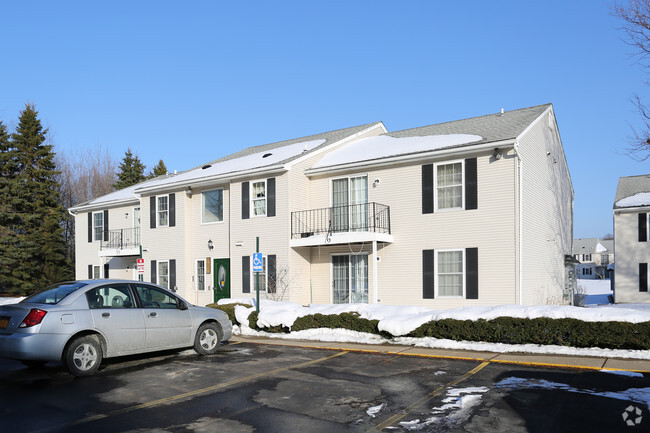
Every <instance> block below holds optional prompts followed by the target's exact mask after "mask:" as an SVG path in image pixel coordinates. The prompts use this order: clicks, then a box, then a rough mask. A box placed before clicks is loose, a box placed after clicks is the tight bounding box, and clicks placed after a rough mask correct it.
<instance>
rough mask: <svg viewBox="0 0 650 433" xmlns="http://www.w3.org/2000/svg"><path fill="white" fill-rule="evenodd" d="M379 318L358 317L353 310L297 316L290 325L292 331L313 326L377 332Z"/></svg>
mask: <svg viewBox="0 0 650 433" xmlns="http://www.w3.org/2000/svg"><path fill="white" fill-rule="evenodd" d="M378 324H379V320H368V319H362V318H361V317H359V313H357V312H355V311H353V312H350V313H341V314H327V315H325V314H310V315H307V316H303V317H299V318H297V319H296V320H295V322H293V325H292V326H291V330H292V331H303V330H305V329H315V328H332V329H336V328H343V329H349V330H351V331H359V332H368V333H370V334H379V328H378V326H377V325H378Z"/></svg>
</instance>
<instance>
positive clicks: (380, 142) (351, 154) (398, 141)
mask: <svg viewBox="0 0 650 433" xmlns="http://www.w3.org/2000/svg"><path fill="white" fill-rule="evenodd" d="M482 139H483V137H481V136H480V135H471V134H448V135H427V136H421V137H403V138H395V137H391V136H389V135H379V136H376V137H368V138H362V139H361V140H357V141H353V142H352V143H349V144H346V145H344V146H342V147H341V148H339V149H337V150H335V151H333V152H330V153H328V154H327V155H325V156H324V157H323V158H322V159H321V160H320V161H318V162H317V163H316V164H314V166H313V168H321V167H329V166H332V165H339V164H349V163H353V162H359V161H368V160H371V159H378V158H386V157H390V156H398V155H407V154H410V153H417V152H426V151H430V150H437V149H444V148H446V147H453V146H460V145H462V144H468V143H473V142H476V141H481V140H482Z"/></svg>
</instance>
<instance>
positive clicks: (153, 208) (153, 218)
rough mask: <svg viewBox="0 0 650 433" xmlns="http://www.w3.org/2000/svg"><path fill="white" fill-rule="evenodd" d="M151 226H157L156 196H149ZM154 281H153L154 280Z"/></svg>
mask: <svg viewBox="0 0 650 433" xmlns="http://www.w3.org/2000/svg"><path fill="white" fill-rule="evenodd" d="M149 228H151V229H155V228H156V196H155V195H154V196H152V197H150V198H149ZM152 283H153V281H152Z"/></svg>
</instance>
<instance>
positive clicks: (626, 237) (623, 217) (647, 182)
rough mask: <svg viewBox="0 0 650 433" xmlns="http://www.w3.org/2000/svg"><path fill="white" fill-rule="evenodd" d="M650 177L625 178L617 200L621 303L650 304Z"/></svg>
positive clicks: (617, 296) (616, 246)
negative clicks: (649, 293) (649, 284)
mask: <svg viewBox="0 0 650 433" xmlns="http://www.w3.org/2000/svg"><path fill="white" fill-rule="evenodd" d="M648 213H650V175H643V176H630V177H621V178H620V179H619V180H618V188H617V190H616V198H615V200H614V250H615V251H616V271H615V278H616V284H615V291H614V300H615V301H616V302H617V303H627V302H650V296H649V295H648V263H650V243H648V223H649V221H648Z"/></svg>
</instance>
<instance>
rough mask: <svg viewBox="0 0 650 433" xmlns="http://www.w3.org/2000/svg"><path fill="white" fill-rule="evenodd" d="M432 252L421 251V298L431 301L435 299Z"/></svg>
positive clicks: (433, 255) (433, 252)
mask: <svg viewBox="0 0 650 433" xmlns="http://www.w3.org/2000/svg"><path fill="white" fill-rule="evenodd" d="M434 257H435V251H434V250H423V251H422V298H423V299H433V298H434V297H435V270H434V261H435V259H434Z"/></svg>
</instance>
